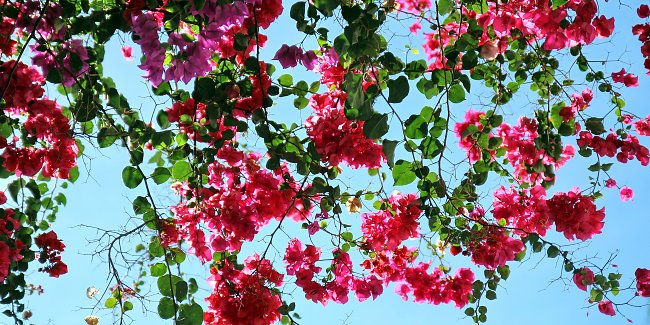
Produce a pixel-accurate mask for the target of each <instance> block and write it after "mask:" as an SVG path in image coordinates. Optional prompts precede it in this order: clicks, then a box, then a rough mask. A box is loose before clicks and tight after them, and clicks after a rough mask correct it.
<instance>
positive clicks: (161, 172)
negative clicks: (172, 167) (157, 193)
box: [151, 167, 171, 184]
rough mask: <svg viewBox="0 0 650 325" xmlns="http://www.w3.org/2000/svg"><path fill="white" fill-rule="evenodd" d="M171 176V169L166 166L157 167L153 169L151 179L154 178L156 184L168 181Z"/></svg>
mask: <svg viewBox="0 0 650 325" xmlns="http://www.w3.org/2000/svg"><path fill="white" fill-rule="evenodd" d="M169 177H171V173H170V172H169V169H168V168H165V167H156V169H154V170H153V173H151V179H153V181H154V182H155V183H156V184H162V183H164V182H166V181H167V180H168V179H169Z"/></svg>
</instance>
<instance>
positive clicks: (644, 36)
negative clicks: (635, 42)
mask: <svg viewBox="0 0 650 325" xmlns="http://www.w3.org/2000/svg"><path fill="white" fill-rule="evenodd" d="M636 12H637V14H638V15H639V18H642V19H647V18H648V17H650V7H649V6H648V5H647V4H642V5H641V6H639V8H638V9H637V11H636ZM632 33H633V34H634V35H639V41H641V42H642V43H643V45H641V54H642V55H643V57H644V58H645V63H644V66H645V68H646V69H648V74H650V24H649V23H647V22H646V23H645V24H636V25H634V26H633V27H632Z"/></svg>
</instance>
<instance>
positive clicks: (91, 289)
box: [86, 287, 99, 299]
mask: <svg viewBox="0 0 650 325" xmlns="http://www.w3.org/2000/svg"><path fill="white" fill-rule="evenodd" d="M98 293H99V290H98V289H97V288H95V287H89V288H88V289H86V297H88V299H93V297H95V295H97V294H98Z"/></svg>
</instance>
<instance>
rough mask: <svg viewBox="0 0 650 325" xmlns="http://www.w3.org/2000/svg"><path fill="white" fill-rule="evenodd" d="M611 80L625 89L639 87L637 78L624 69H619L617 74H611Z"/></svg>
mask: <svg viewBox="0 0 650 325" xmlns="http://www.w3.org/2000/svg"><path fill="white" fill-rule="evenodd" d="M612 80H613V81H614V82H618V83H622V84H625V87H638V86H639V77H637V76H635V75H633V74H631V73H627V71H625V69H621V71H619V72H612Z"/></svg>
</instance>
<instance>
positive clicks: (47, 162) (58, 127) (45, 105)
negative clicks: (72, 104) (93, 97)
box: [0, 60, 79, 178]
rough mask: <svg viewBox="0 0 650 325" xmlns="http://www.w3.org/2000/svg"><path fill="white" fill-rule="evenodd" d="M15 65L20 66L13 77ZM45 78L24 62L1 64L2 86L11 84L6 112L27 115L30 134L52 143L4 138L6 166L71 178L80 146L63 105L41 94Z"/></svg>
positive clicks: (27, 172) (22, 171)
mask: <svg viewBox="0 0 650 325" xmlns="http://www.w3.org/2000/svg"><path fill="white" fill-rule="evenodd" d="M14 65H17V66H16V69H15V71H14V74H13V76H12V78H11V80H9V74H10V72H11V69H12V68H13V66H14ZM44 81H45V79H44V78H43V76H42V75H41V74H40V73H38V71H36V70H35V69H34V68H33V67H28V66H27V65H25V64H23V63H22V62H16V61H13V60H12V61H8V62H5V63H3V64H2V66H0V89H3V88H4V87H5V86H6V85H7V84H8V86H7V87H8V88H7V92H6V95H5V98H4V99H5V102H6V107H5V112H7V113H9V114H11V115H16V116H18V115H27V119H26V121H25V123H24V127H25V130H26V131H27V133H28V134H29V136H31V137H34V138H37V139H40V140H44V141H45V142H46V143H47V144H49V146H44V147H42V148H36V147H33V146H23V145H21V144H20V143H19V139H18V138H16V137H14V138H12V139H4V138H2V141H1V142H2V148H4V149H5V150H4V152H3V153H2V157H3V158H4V163H3V166H4V167H5V168H6V169H7V170H9V171H11V172H14V173H16V175H18V176H20V175H25V176H34V175H36V174H37V173H38V172H39V171H41V172H42V174H43V176H45V177H56V178H69V177H70V170H71V169H72V168H74V167H75V166H76V162H75V159H76V157H77V154H78V153H79V149H78V147H77V143H76V142H75V140H74V139H73V138H72V136H71V132H70V126H69V121H68V118H67V117H65V115H63V113H62V109H61V106H59V105H58V104H57V103H56V102H55V101H53V100H49V99H47V98H41V97H42V96H43V93H44V90H43V88H42V84H43V82H44ZM0 138H1V137H0ZM2 148H0V149H2Z"/></svg>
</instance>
